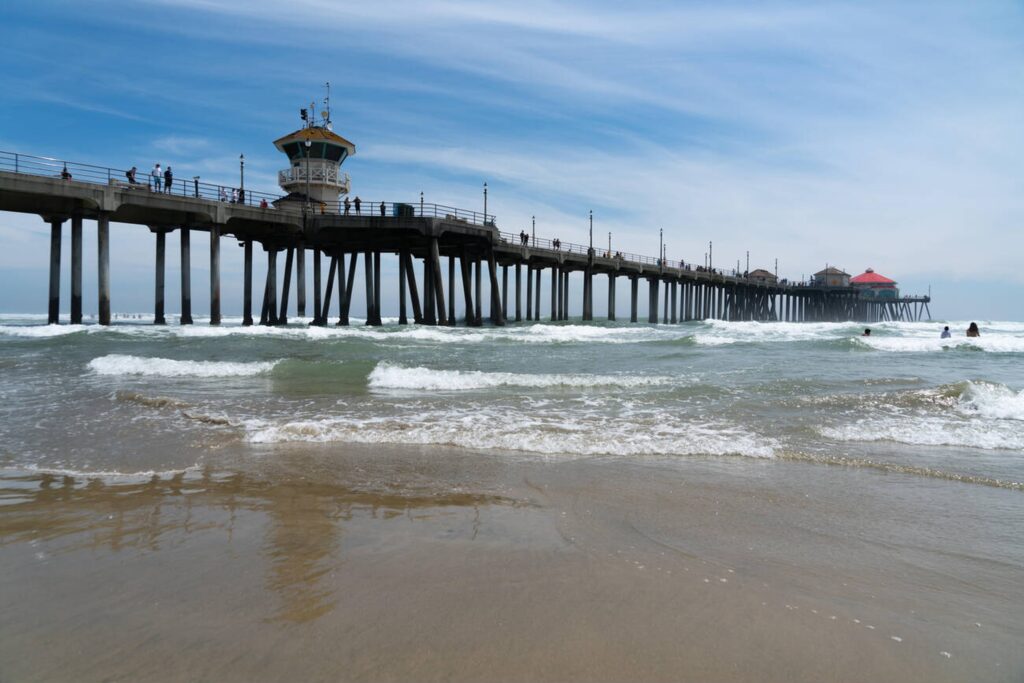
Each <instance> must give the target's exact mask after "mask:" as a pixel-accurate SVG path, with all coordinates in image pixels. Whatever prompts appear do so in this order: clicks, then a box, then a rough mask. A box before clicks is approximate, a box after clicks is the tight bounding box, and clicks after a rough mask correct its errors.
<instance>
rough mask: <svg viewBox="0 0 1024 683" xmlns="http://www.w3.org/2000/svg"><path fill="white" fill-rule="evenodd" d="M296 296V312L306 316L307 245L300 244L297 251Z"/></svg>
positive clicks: (301, 316) (302, 316) (300, 315)
mask: <svg viewBox="0 0 1024 683" xmlns="http://www.w3.org/2000/svg"><path fill="white" fill-rule="evenodd" d="M295 296H296V302H295V303H296V307H297V309H298V310H296V314H297V315H298V316H299V317H300V318H305V317H306V247H305V246H304V245H299V246H298V247H297V248H296V251H295Z"/></svg>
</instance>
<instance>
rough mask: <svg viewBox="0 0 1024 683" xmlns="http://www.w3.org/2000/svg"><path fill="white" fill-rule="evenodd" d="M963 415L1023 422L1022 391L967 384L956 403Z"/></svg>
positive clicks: (985, 384)
mask: <svg viewBox="0 0 1024 683" xmlns="http://www.w3.org/2000/svg"><path fill="white" fill-rule="evenodd" d="M958 407H959V410H960V412H961V413H962V414H965V415H980V416H981V417H985V418H990V419H996V420H1024V391H1014V390H1013V389H1010V388H1009V387H1006V386H1003V385H1002V384H990V383H988V382H969V383H968V387H967V390H966V391H964V393H963V395H962V396H961V397H960V400H959V402H958Z"/></svg>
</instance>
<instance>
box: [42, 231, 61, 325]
mask: <svg viewBox="0 0 1024 683" xmlns="http://www.w3.org/2000/svg"><path fill="white" fill-rule="evenodd" d="M63 224H64V221H63V220H61V219H54V220H51V221H50V305H49V307H48V309H47V311H48V312H47V316H46V322H47V323H49V324H50V325H56V324H57V323H59V322H60V243H61V226H62V225H63Z"/></svg>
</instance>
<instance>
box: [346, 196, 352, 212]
mask: <svg viewBox="0 0 1024 683" xmlns="http://www.w3.org/2000/svg"><path fill="white" fill-rule="evenodd" d="M351 206H352V202H350V201H349V199H348V197H345V215H346V216H347V215H348V213H349V208H350V207H351Z"/></svg>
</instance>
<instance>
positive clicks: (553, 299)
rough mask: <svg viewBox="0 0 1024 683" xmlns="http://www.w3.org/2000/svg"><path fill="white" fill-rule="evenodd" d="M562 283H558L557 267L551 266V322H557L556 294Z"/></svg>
mask: <svg viewBox="0 0 1024 683" xmlns="http://www.w3.org/2000/svg"><path fill="white" fill-rule="evenodd" d="M561 291H562V283H561V282H559V281H558V266H557V265H554V266H551V322H555V321H556V320H558V294H559V293H560V292H561Z"/></svg>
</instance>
